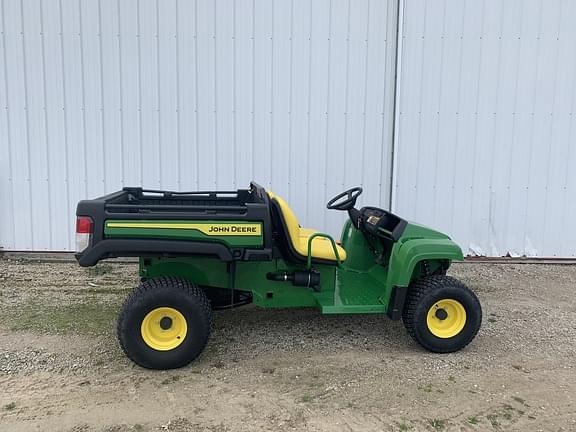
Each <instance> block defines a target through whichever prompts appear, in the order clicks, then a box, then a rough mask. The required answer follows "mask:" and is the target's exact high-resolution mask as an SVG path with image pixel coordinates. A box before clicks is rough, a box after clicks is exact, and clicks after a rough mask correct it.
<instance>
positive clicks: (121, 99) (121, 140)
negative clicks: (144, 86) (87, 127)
mask: <svg viewBox="0 0 576 432" xmlns="http://www.w3.org/2000/svg"><path fill="white" fill-rule="evenodd" d="M116 11H117V13H118V34H117V37H116V40H117V41H118V79H119V80H120V85H122V76H123V73H122V41H121V40H120V38H121V34H122V19H121V17H120V0H116ZM118 98H119V101H118V103H119V105H120V106H119V109H120V136H119V144H120V152H119V154H120V169H121V173H120V178H121V183H122V187H124V186H126V173H125V172H124V161H125V159H126V155H125V152H126V149H125V148H124V94H123V92H122V89H121V88H120V91H119V92H118Z"/></svg>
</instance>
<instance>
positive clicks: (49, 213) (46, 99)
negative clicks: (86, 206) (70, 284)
mask: <svg viewBox="0 0 576 432" xmlns="http://www.w3.org/2000/svg"><path fill="white" fill-rule="evenodd" d="M42 5H43V0H40V1H39V6H40V40H41V51H42V53H41V59H42V90H43V98H44V100H43V103H44V107H43V108H44V133H45V135H46V141H45V143H46V161H45V162H46V184H47V186H48V202H47V204H48V212H47V213H48V226H49V227H52V197H51V195H52V194H51V192H50V158H49V157H48V154H49V148H50V134H49V133H48V128H49V126H48V98H47V93H46V49H45V44H44V12H43V7H42ZM53 234H54V233H53V230H52V228H50V229H49V232H48V238H49V241H50V244H53V242H54V238H53Z"/></svg>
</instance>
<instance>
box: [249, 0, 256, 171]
mask: <svg viewBox="0 0 576 432" xmlns="http://www.w3.org/2000/svg"><path fill="white" fill-rule="evenodd" d="M255 111H256V0H252V111H251V113H250V114H251V116H252V125H251V127H252V139H251V140H250V156H251V157H250V159H251V160H254V148H255V141H256V113H255ZM250 170H251V172H250V177H251V178H254V163H253V162H252V164H251V168H250Z"/></svg>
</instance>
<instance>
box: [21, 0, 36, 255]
mask: <svg viewBox="0 0 576 432" xmlns="http://www.w3.org/2000/svg"><path fill="white" fill-rule="evenodd" d="M20 28H21V30H22V63H23V64H22V67H23V69H22V75H23V78H24V86H23V87H24V118H25V124H26V154H27V157H28V160H27V161H26V162H27V170H28V172H27V177H28V178H27V179H26V180H27V181H28V191H29V194H30V202H29V203H28V207H29V211H30V215H32V214H34V199H33V198H32V197H33V196H34V195H33V188H32V167H31V164H30V160H31V157H30V116H29V113H28V110H29V108H30V107H29V99H28V72H27V62H26V36H25V34H26V32H25V29H24V2H23V0H20ZM30 246H31V248H32V249H34V224H33V219H32V217H30Z"/></svg>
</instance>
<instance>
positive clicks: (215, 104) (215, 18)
mask: <svg viewBox="0 0 576 432" xmlns="http://www.w3.org/2000/svg"><path fill="white" fill-rule="evenodd" d="M217 29H218V11H217V8H216V1H214V34H213V36H212V37H213V39H214V186H215V187H216V189H218V54H217V53H218V43H217V41H216V35H217V34H218V32H217Z"/></svg>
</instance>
